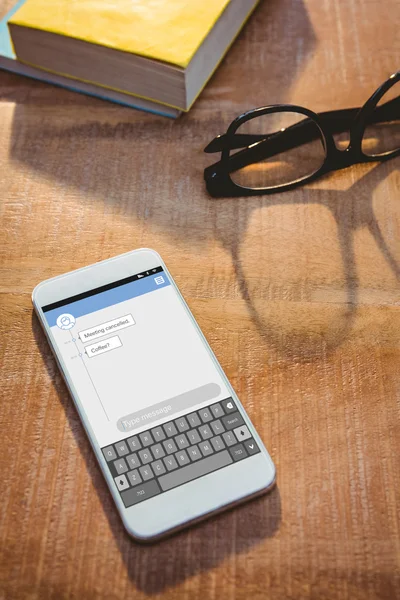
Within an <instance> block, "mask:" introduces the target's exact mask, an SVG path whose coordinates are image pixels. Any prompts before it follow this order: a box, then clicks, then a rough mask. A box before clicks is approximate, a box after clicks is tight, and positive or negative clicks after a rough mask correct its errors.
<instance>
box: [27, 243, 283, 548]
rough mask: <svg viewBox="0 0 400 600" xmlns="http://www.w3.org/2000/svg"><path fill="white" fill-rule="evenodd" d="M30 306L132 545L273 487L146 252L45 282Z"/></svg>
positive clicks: (269, 469)
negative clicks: (41, 327)
mask: <svg viewBox="0 0 400 600" xmlns="http://www.w3.org/2000/svg"><path fill="white" fill-rule="evenodd" d="M32 301H33V305H34V308H35V311H36V313H37V315H38V317H39V320H40V322H41V324H42V326H43V329H44V331H45V334H46V336H47V339H48V341H49V344H50V346H51V349H52V351H53V353H54V356H55V358H56V360H57V363H58V366H59V368H60V371H61V373H62V375H63V377H64V380H65V382H66V385H67V387H68V389H69V392H70V394H71V396H72V399H73V401H74V403H75V406H76V408H77V411H78V413H79V416H80V418H81V420H82V424H83V426H84V428H85V430H86V433H87V435H88V437H89V440H90V442H91V445H92V447H93V451H94V453H95V455H96V457H97V460H98V462H99V465H100V468H101V470H102V472H103V474H104V477H105V479H106V481H107V484H108V487H109V489H110V492H111V494H112V496H113V498H114V501H115V504H116V506H117V510H118V511H119V514H120V515H121V518H122V521H123V523H124V525H125V528H126V529H127V531H128V532H129V533H130V534H131V535H132V536H133V537H134V538H136V539H137V540H139V541H148V542H150V541H153V540H156V539H157V538H160V537H163V536H165V535H166V534H169V533H172V532H174V531H176V530H178V529H180V528H183V527H185V526H187V525H189V524H191V523H193V522H195V521H198V520H200V519H203V518H206V517H208V516H209V515H211V514H214V513H216V512H219V511H222V510H224V509H226V508H228V507H231V506H233V505H235V504H238V503H240V502H243V501H245V500H247V499H250V498H253V497H255V496H258V495H260V494H262V493H264V492H266V491H267V490H269V489H270V488H271V487H272V486H273V484H274V481H275V468H274V465H273V463H272V460H271V458H270V456H269V454H268V453H267V451H266V449H265V448H264V445H263V443H262V441H261V439H260V437H259V436H258V435H257V432H256V431H255V429H254V427H253V425H252V424H251V422H250V419H249V417H248V416H247V414H246V412H245V410H244V408H243V406H242V405H241V403H240V401H239V399H238V397H237V396H236V394H235V392H234V390H233V389H232V387H231V385H230V383H229V381H228V379H227V378H226V376H225V374H224V372H223V371H222V368H221V366H220V365H219V363H218V361H217V359H216V357H215V356H214V354H213V352H212V350H211V348H210V346H209V345H208V343H207V341H206V339H205V337H204V335H203V334H202V332H201V330H200V328H199V326H198V325H197V323H196V321H195V319H194V317H193V315H192V314H191V312H190V310H189V308H188V306H187V304H186V302H185V301H184V299H183V297H182V296H181V294H180V292H179V290H178V288H177V286H176V284H175V283H174V280H173V279H172V277H171V275H170V273H169V271H168V269H167V267H166V266H165V264H164V262H163V260H162V259H161V257H160V256H159V255H158V254H157V253H156V252H155V251H154V250H149V249H140V250H135V251H133V252H129V253H127V254H123V255H121V256H117V257H115V258H111V259H109V260H105V261H103V262H100V263H96V264H94V265H91V266H89V267H85V268H83V269H78V270H77V271H72V272H71V273H67V274H65V275H61V276H59V277H55V278H53V279H48V280H46V281H43V282H42V283H40V284H39V285H38V286H37V287H36V288H35V289H34V291H33V294H32Z"/></svg>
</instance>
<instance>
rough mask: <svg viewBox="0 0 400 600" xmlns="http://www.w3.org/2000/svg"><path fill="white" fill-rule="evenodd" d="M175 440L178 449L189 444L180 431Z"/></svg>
mask: <svg viewBox="0 0 400 600" xmlns="http://www.w3.org/2000/svg"><path fill="white" fill-rule="evenodd" d="M175 442H176V445H177V446H178V448H179V449H180V450H182V448H187V447H188V446H189V442H188V440H187V437H186V435H185V434H184V433H181V435H177V436H176V438H175Z"/></svg>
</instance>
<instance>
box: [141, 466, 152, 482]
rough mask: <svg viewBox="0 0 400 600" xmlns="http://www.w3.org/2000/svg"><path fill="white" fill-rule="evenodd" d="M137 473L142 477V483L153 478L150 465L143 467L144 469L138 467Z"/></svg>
mask: <svg viewBox="0 0 400 600" xmlns="http://www.w3.org/2000/svg"><path fill="white" fill-rule="evenodd" d="M139 473H140V475H141V476H142V479H143V481H147V480H148V479H152V478H153V477H154V473H153V471H152V470H151V467H150V465H145V466H144V467H140V469H139Z"/></svg>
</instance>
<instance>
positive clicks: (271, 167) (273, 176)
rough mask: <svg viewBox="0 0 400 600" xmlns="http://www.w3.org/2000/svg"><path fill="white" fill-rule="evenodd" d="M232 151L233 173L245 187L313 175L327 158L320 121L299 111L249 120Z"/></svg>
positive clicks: (264, 186)
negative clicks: (318, 123)
mask: <svg viewBox="0 0 400 600" xmlns="http://www.w3.org/2000/svg"><path fill="white" fill-rule="evenodd" d="M233 142H234V143H235V145H239V146H240V145H242V147H241V148H239V149H233V150H231V151H230V156H229V162H230V176H231V179H232V181H233V182H234V183H236V184H237V185H240V186H242V187H246V188H252V189H257V188H261V189H268V188H277V187H279V186H282V185H287V184H289V183H294V182H297V181H299V180H302V179H304V178H306V177H309V176H310V175H313V174H314V173H315V172H316V171H318V169H320V168H321V167H322V165H323V164H324V161H325V154H326V153H325V141H324V139H323V136H322V133H321V131H320V129H319V127H318V125H317V124H316V123H315V122H314V121H313V120H312V119H310V118H309V117H306V116H305V115H302V114H300V113H296V112H277V113H269V114H266V115H261V116H257V117H254V118H253V119H250V120H249V121H246V122H245V123H243V124H242V125H240V127H239V128H238V129H237V131H236V134H235V135H234V138H233Z"/></svg>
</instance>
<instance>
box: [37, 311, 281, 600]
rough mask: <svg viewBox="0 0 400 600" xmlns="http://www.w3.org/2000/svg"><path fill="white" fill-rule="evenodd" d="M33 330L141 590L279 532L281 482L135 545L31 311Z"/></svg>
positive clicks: (151, 590) (205, 567) (190, 573)
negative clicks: (205, 517) (255, 496)
mask: <svg viewBox="0 0 400 600" xmlns="http://www.w3.org/2000/svg"><path fill="white" fill-rule="evenodd" d="M32 331H33V334H34V337H35V341H36V344H37V346H38V348H39V350H40V353H41V355H42V358H43V362H44V364H45V366H46V369H47V372H48V375H49V377H50V378H51V380H52V381H53V382H54V387H55V390H56V392H57V395H58V398H59V401H60V404H61V406H62V407H63V409H64V412H65V415H66V418H67V421H68V425H69V427H70V428H71V431H72V433H73V436H74V438H75V440H76V443H77V445H78V447H79V450H80V452H81V454H82V456H83V459H84V461H85V464H86V469H87V471H88V473H89V476H90V478H91V481H92V484H93V487H94V488H95V490H96V493H97V494H98V496H99V498H100V501H101V505H102V508H103V511H104V513H105V515H106V517H107V520H108V523H109V525H110V528H111V530H112V532H113V535H114V537H115V540H116V542H117V545H118V548H119V551H120V553H121V556H122V558H123V560H124V563H125V566H126V571H127V574H128V576H129V579H130V580H131V582H132V583H133V584H134V585H135V586H136V588H137V589H139V590H141V591H143V592H144V593H146V594H148V595H153V594H159V593H161V592H163V591H164V590H166V589H168V588H173V587H174V586H176V585H179V584H181V583H182V582H183V581H185V580H187V579H189V578H191V577H194V576H195V575H197V574H199V573H202V572H204V571H209V570H212V569H213V568H214V567H216V566H217V565H219V564H220V563H221V562H223V561H224V560H226V559H228V558H229V557H230V556H232V555H234V554H235V555H236V554H242V553H245V552H248V551H250V550H251V549H252V548H254V547H256V546H257V545H259V544H262V543H263V542H264V541H265V540H266V539H267V538H270V537H272V536H274V535H275V534H276V532H277V531H278V529H279V526H280V522H281V499H280V493H279V489H278V487H277V486H275V488H274V489H273V490H272V491H271V492H270V493H269V494H268V495H266V496H263V497H261V498H258V499H255V500H253V501H251V502H248V503H247V504H244V505H242V506H239V507H236V508H235V509H234V510H230V511H227V512H225V513H222V514H220V515H216V516H214V517H212V518H210V519H208V520H206V521H204V522H202V523H198V524H196V525H194V526H192V527H191V528H190V529H188V530H186V531H182V532H180V533H176V534H175V535H173V536H171V537H169V538H167V539H165V540H162V541H159V542H157V543H156V544H153V545H142V544H138V543H135V542H134V540H132V538H131V537H130V536H129V535H128V534H127V532H126V531H125V529H124V526H123V524H122V521H121V519H120V517H119V515H118V512H117V510H116V508H115V505H114V502H113V500H112V497H111V494H110V492H109V490H108V487H107V485H106V482H105V480H104V477H103V475H102V473H101V470H100V468H99V466H98V464H97V461H96V458H95V456H94V453H93V450H92V448H91V446H90V443H89V440H88V438H87V436H86V434H85V431H84V429H83V427H82V425H81V423H80V421H79V419H78V418H77V413H76V410H75V407H74V405H73V402H72V399H71V397H70V395H69V392H68V390H67V388H66V386H65V384H64V382H63V380H62V377H61V374H59V373H58V369H57V365H56V363H55V360H54V357H53V356H52V354H51V351H50V348H49V346H48V343H47V340H46V338H45V336H44V334H43V331H42V329H41V326H40V323H39V321H38V318H37V317H36V315H35V314H34V313H32Z"/></svg>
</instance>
